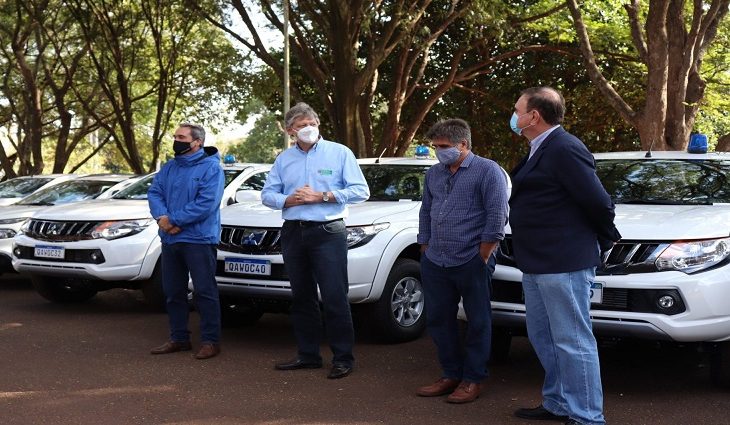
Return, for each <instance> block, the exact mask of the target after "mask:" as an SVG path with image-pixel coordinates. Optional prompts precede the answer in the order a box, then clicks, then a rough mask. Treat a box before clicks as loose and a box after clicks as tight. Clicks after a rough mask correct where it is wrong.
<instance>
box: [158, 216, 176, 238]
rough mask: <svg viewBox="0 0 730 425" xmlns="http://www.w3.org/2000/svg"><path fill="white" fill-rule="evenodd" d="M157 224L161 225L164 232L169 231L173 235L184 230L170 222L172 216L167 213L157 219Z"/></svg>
mask: <svg viewBox="0 0 730 425" xmlns="http://www.w3.org/2000/svg"><path fill="white" fill-rule="evenodd" d="M157 225H158V226H160V229H162V231H163V232H165V233H169V234H171V235H176V234H178V233H180V232H181V231H182V229H181V228H179V227H177V226H175V225H174V224H172V223H170V218H169V217H167V216H166V215H163V216H161V217H160V218H158V219H157Z"/></svg>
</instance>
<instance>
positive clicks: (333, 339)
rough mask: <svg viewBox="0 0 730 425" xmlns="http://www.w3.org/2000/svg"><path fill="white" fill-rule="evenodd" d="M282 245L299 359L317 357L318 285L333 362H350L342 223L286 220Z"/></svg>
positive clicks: (315, 359)
mask: <svg viewBox="0 0 730 425" xmlns="http://www.w3.org/2000/svg"><path fill="white" fill-rule="evenodd" d="M281 248H282V255H283V257H284V265H285V267H286V272H287V274H288V275H289V282H290V284H291V290H292V296H293V302H292V306H291V311H290V319H291V323H292V327H293V329H294V336H295V337H296V340H297V346H298V356H299V358H300V359H302V360H303V361H306V362H317V363H319V362H321V361H322V357H321V355H320V352H319V344H320V342H321V340H322V317H321V314H320V304H319V299H318V296H317V286H318V285H319V292H320V294H321V296H322V306H323V309H324V321H325V328H326V330H327V340H328V341H329V345H330V348H331V349H332V353H333V358H332V363H338V364H344V365H347V366H352V362H353V356H352V346H353V344H354V340H355V337H354V331H353V327H352V315H351V313H350V303H349V302H348V300H347V292H348V290H349V284H348V281H347V229H346V228H345V223H344V222H343V221H342V220H337V221H333V222H329V223H326V224H313V223H301V222H297V221H285V222H284V226H283V228H282V230H281Z"/></svg>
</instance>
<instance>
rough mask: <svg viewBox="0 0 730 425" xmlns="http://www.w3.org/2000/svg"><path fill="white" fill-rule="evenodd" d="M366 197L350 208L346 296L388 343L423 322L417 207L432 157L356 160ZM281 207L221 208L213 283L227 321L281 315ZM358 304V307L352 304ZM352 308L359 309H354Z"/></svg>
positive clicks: (284, 282) (285, 294)
mask: <svg viewBox="0 0 730 425" xmlns="http://www.w3.org/2000/svg"><path fill="white" fill-rule="evenodd" d="M358 162H359V163H360V166H361V168H362V171H363V174H364V175H365V178H366V180H367V182H368V185H369V186H370V199H369V200H368V201H367V202H363V203H361V204H356V205H351V206H350V207H349V217H347V218H346V219H345V224H346V225H347V230H348V237H347V243H348V248H349V251H348V278H349V285H350V291H349V299H350V302H351V303H353V304H355V306H354V307H355V310H364V311H362V313H363V314H366V315H367V318H368V321H367V325H368V326H369V327H371V328H374V329H375V331H376V332H377V335H378V336H379V337H380V338H381V339H383V340H387V341H391V342H397V341H407V340H410V339H414V338H417V337H418V336H420V335H421V333H422V332H423V330H424V327H425V319H424V314H423V313H424V312H423V307H424V301H423V291H422V289H421V271H420V265H419V259H420V253H419V245H418V244H417V243H416V235H417V233H418V212H419V210H420V207H421V193H422V190H423V182H424V179H425V173H426V170H428V168H429V167H431V165H433V164H435V163H436V161H435V160H433V159H407V158H382V159H361V160H359V161H358ZM282 223H283V220H282V219H281V212H280V211H274V210H271V209H269V208H267V207H265V206H263V205H261V204H260V203H241V204H238V205H233V206H231V207H229V208H226V209H224V210H222V211H221V224H222V227H223V230H222V233H221V243H220V245H219V247H218V268H217V276H216V280H217V281H218V288H219V290H220V294H221V302H222V304H223V307H224V309H223V315H224V320H225V321H227V322H229V323H230V322H233V321H236V322H239V323H240V322H244V323H252V322H255V321H256V320H258V318H259V317H260V316H261V314H262V313H264V312H286V311H287V310H288V307H289V303H290V300H291V290H290V288H289V278H288V276H287V274H286V270H285V268H284V264H283V260H282V256H281V244H280V241H279V236H280V231H281V226H282ZM358 307H361V308H358ZM356 313H361V312H359V311H356Z"/></svg>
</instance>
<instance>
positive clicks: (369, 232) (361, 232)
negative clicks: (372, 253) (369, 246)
mask: <svg viewBox="0 0 730 425" xmlns="http://www.w3.org/2000/svg"><path fill="white" fill-rule="evenodd" d="M388 227H390V223H378V224H373V225H370V226H357V227H348V228H347V248H348V249H352V248H357V247H358V246H363V245H365V244H366V243H368V242H370V241H371V240H372V239H373V238H374V237H375V235H377V234H378V233H380V232H382V231H383V230H385V229H387V228H388Z"/></svg>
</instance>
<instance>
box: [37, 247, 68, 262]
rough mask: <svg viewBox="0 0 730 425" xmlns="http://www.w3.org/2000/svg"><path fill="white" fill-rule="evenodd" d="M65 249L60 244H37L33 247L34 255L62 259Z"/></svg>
mask: <svg viewBox="0 0 730 425" xmlns="http://www.w3.org/2000/svg"><path fill="white" fill-rule="evenodd" d="M64 251H65V249H64V248H63V247H62V246H48V245H38V246H36V247H35V251H34V255H35V256H36V257H41V258H60V259H63V258H64V257H63V254H64Z"/></svg>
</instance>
